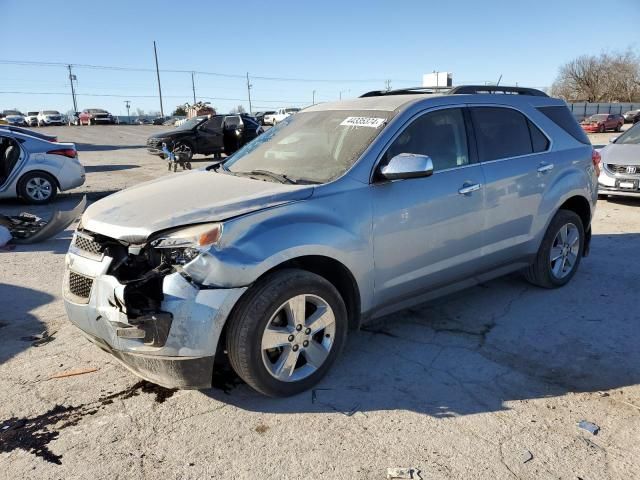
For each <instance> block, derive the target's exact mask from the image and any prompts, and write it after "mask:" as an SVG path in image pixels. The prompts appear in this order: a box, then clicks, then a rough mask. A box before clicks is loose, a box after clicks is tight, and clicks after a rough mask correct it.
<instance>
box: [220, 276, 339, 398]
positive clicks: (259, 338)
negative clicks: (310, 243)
mask: <svg viewBox="0 0 640 480" xmlns="http://www.w3.org/2000/svg"><path fill="white" fill-rule="evenodd" d="M228 328H229V329H228V331H227V351H228V352H229V361H230V363H231V366H232V367H233V369H234V370H235V371H236V373H237V374H238V375H239V376H240V377H241V378H242V379H243V380H244V381H245V382H247V383H248V384H249V385H250V386H251V387H253V388H254V389H255V390H257V391H259V392H261V393H264V394H265V395H269V396H276V397H284V396H289V395H295V394H297V393H300V392H302V391H304V390H307V389H308V388H311V387H312V386H313V385H315V384H316V383H318V381H320V379H321V378H322V377H323V376H324V375H325V374H326V373H327V371H328V370H329V368H330V367H331V365H332V364H333V362H334V361H335V359H336V357H337V356H338V354H339V353H340V350H341V349H342V347H343V346H344V343H345V341H346V337H347V311H346V307H345V304H344V301H343V300H342V297H341V296H340V294H339V293H338V291H337V290H336V288H335V287H334V286H333V285H332V284H331V283H329V282H328V281H327V280H326V279H324V278H323V277H321V276H319V275H316V274H314V273H311V272H307V271H304V270H295V269H287V270H281V271H277V272H275V273H273V274H270V275H268V276H266V277H265V278H263V279H261V280H260V281H258V282H257V283H256V284H255V285H254V286H253V287H251V289H250V290H249V291H248V292H247V293H246V294H245V295H244V296H243V297H242V298H241V299H240V301H239V302H238V305H237V306H236V308H235V309H234V312H233V313H232V315H231V317H230V318H229V327H228Z"/></svg>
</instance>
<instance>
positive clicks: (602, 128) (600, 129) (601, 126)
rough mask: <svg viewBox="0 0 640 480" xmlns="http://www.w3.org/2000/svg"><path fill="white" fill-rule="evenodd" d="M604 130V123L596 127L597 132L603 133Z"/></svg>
mask: <svg viewBox="0 0 640 480" xmlns="http://www.w3.org/2000/svg"><path fill="white" fill-rule="evenodd" d="M605 130H606V129H605V128H604V125H600V126H599V127H598V132H599V133H604V132H605Z"/></svg>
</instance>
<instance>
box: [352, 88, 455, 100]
mask: <svg viewBox="0 0 640 480" xmlns="http://www.w3.org/2000/svg"><path fill="white" fill-rule="evenodd" d="M449 90H450V87H408V88H399V89H397V90H372V91H370V92H367V93H363V94H362V95H360V98H364V97H384V96H385V95H416V94H424V95H433V94H436V93H442V92H448V91H449Z"/></svg>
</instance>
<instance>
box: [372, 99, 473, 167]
mask: <svg viewBox="0 0 640 480" xmlns="http://www.w3.org/2000/svg"><path fill="white" fill-rule="evenodd" d="M400 153H417V154H420V155H428V156H429V157H431V160H432V161H433V170H434V171H436V172H437V171H439V170H446V169H448V168H455V167H459V166H462V165H468V164H469V149H468V147H467V132H466V128H465V125H464V116H463V114H462V109H460V108H452V109H446V110H437V111H435V112H431V113H427V114H425V115H422V116H421V117H420V118H418V119H416V120H414V121H413V122H412V123H411V124H410V125H409V126H408V127H406V128H405V130H404V131H403V132H402V133H401V134H400V136H398V137H397V138H396V139H395V140H394V141H393V143H392V144H391V146H390V147H389V149H388V150H387V152H386V153H385V157H384V159H383V162H388V161H389V160H391V158H393V157H394V156H396V155H398V154H400Z"/></svg>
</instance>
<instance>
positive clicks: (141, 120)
mask: <svg viewBox="0 0 640 480" xmlns="http://www.w3.org/2000/svg"><path fill="white" fill-rule="evenodd" d="M135 123H136V125H151V120H149V119H148V118H139V119H137V120H136V122H135Z"/></svg>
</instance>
